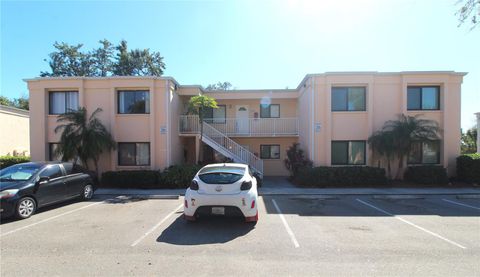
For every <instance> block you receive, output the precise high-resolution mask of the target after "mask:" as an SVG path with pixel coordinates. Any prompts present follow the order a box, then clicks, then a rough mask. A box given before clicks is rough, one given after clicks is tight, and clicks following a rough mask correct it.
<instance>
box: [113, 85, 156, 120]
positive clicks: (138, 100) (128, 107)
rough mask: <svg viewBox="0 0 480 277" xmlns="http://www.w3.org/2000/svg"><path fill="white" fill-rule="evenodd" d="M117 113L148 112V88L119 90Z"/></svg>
mask: <svg viewBox="0 0 480 277" xmlns="http://www.w3.org/2000/svg"><path fill="white" fill-rule="evenodd" d="M118 113H120V114H148V113H150V93H149V91H148V90H119V91H118Z"/></svg>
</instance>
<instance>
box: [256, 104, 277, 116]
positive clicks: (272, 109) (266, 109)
mask: <svg viewBox="0 0 480 277" xmlns="http://www.w3.org/2000/svg"><path fill="white" fill-rule="evenodd" d="M260 117H261V118H279V117H280V105H278V104H270V105H264V104H262V105H260Z"/></svg>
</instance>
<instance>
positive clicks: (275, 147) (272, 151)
mask: <svg viewBox="0 0 480 277" xmlns="http://www.w3.org/2000/svg"><path fill="white" fill-rule="evenodd" d="M260 159H280V145H279V144H272V145H265V144H262V145H260Z"/></svg>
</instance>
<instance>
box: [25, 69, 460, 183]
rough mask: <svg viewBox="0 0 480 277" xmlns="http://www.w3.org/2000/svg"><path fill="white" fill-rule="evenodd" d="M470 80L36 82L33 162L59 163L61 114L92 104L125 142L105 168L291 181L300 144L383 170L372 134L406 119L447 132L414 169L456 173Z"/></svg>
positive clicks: (450, 76) (378, 76)
mask: <svg viewBox="0 0 480 277" xmlns="http://www.w3.org/2000/svg"><path fill="white" fill-rule="evenodd" d="M465 74H466V73H458V72H452V71H448V72H447V71H437V72H396V73H395V72H393V73H391V72H327V73H323V74H309V75H307V76H305V78H304V79H303V80H302V81H301V82H300V84H299V85H298V87H297V88H296V89H285V90H277V89H272V90H230V91H213V92H207V91H205V90H204V89H203V88H202V87H201V86H185V85H180V84H179V83H178V82H176V81H175V79H173V78H171V77H64V78H34V79H28V80H26V82H27V83H28V88H29V91H30V109H31V110H30V113H31V117H30V133H31V156H32V160H48V159H55V158H56V157H54V155H53V154H52V153H53V149H54V148H55V144H56V143H57V142H58V140H59V136H60V134H56V133H55V132H54V129H55V126H56V125H57V123H56V120H57V116H58V114H61V113H64V112H65V111H66V110H68V109H77V108H78V107H86V108H87V111H89V112H93V111H94V110H95V109H96V108H102V109H103V112H102V113H100V114H99V117H100V119H101V120H102V122H103V123H104V124H105V125H106V126H107V128H109V130H110V131H111V133H112V134H113V136H114V139H115V140H116V141H117V143H118V147H117V149H116V150H115V151H112V152H111V153H110V154H106V155H104V156H102V157H101V160H100V163H99V165H100V169H101V171H107V170H123V169H127V170H128V169H140V168H151V169H163V168H165V167H168V166H169V165H173V164H183V163H195V162H198V161H213V160H217V161H218V160H222V159H224V158H225V157H228V158H230V159H233V160H235V161H237V162H244V163H248V164H250V165H251V166H252V167H253V168H255V169H256V170H257V171H259V172H260V173H262V174H264V175H266V176H269V175H277V176H278V175H288V171H287V170H286V168H285V166H284V164H283V160H284V159H285V157H286V150H287V148H288V147H289V146H290V145H292V143H294V142H299V143H300V145H301V147H302V148H303V149H304V150H305V152H306V154H307V157H308V158H309V159H311V160H312V161H313V162H314V164H315V165H326V166H330V165H335V166H342V165H374V164H375V165H377V163H374V161H372V153H371V151H370V150H369V147H368V144H367V140H368V137H369V136H370V135H371V134H372V133H373V132H374V131H375V130H378V129H379V128H381V127H382V126H383V124H384V123H385V122H386V121H387V120H391V119H395V118H396V116H397V115H398V114H401V113H403V114H407V115H416V114H422V115H423V117H424V118H428V119H432V120H435V121H437V122H438V123H439V125H440V127H441V128H442V134H441V140H440V141H437V142H433V143H429V144H423V145H420V144H419V145H418V146H417V147H416V148H415V151H413V152H412V153H411V155H410V157H409V159H408V161H406V163H409V164H440V165H443V166H445V167H446V168H447V169H448V172H449V174H450V175H452V174H454V171H455V158H456V157H457V156H458V155H459V153H460V92H461V83H462V79H463V76H464V75H465ZM199 94H206V95H209V96H211V97H214V98H215V99H216V100H217V102H218V106H219V108H218V109H212V110H211V111H209V115H208V116H207V117H208V119H207V120H206V121H205V123H204V124H203V129H204V132H203V136H202V138H200V135H199V130H200V124H199V121H198V118H197V116H195V115H188V114H187V110H188V109H187V106H188V100H189V99H190V97H192V96H194V95H199Z"/></svg>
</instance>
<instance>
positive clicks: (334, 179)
mask: <svg viewBox="0 0 480 277" xmlns="http://www.w3.org/2000/svg"><path fill="white" fill-rule="evenodd" d="M293 181H294V183H296V184H297V185H299V186H302V187H325V186H379V185H386V184H387V177H386V176H385V169H383V168H377V167H369V166H346V167H327V166H320V167H307V168H302V169H300V170H299V171H298V174H297V175H296V176H295V177H294V179H293Z"/></svg>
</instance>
